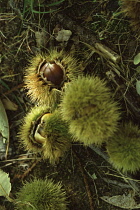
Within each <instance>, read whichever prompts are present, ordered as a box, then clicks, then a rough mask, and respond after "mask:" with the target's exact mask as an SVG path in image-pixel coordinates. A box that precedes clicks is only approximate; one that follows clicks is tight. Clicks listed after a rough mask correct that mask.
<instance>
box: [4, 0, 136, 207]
mask: <svg viewBox="0 0 140 210" xmlns="http://www.w3.org/2000/svg"><path fill="white" fill-rule="evenodd" d="M33 2H34V3H33V8H32V7H31V1H30V0H16V1H13V0H5V1H3V0H0V94H1V99H3V98H5V97H6V98H8V99H9V100H10V101H12V102H13V103H14V104H16V105H17V106H18V108H17V109H16V110H7V111H6V112H7V116H8V120H9V128H10V142H9V145H8V149H9V153H8V156H7V157H6V159H2V156H1V161H0V167H1V169H2V170H4V171H5V172H7V173H9V176H10V179H11V184H12V190H11V193H10V196H11V197H12V198H15V197H16V192H17V191H18V190H19V188H20V187H21V186H22V185H23V180H30V179H31V178H32V177H37V178H42V179H44V178H45V177H46V176H47V177H49V178H53V179H54V180H55V182H58V181H61V183H62V185H63V187H64V189H65V191H66V194H67V197H68V202H69V205H68V209H70V210H89V209H90V210H93V209H94V210H98V209H101V210H114V209H115V210H119V209H121V208H119V207H117V206H115V205H112V204H110V203H108V202H106V201H104V200H103V199H102V197H103V196H109V197H111V196H115V195H123V194H125V195H127V194H129V192H131V191H133V187H134V186H135V185H136V186H137V185H138V181H139V178H140V177H139V172H138V173H137V174H135V175H132V174H128V175H127V176H126V175H124V174H122V173H120V172H119V171H117V170H115V169H114V168H113V167H112V166H111V165H110V164H109V162H108V160H107V159H106V158H105V159H104V158H103V156H102V155H103V154H105V155H106V152H105V146H104V145H103V146H102V147H101V148H99V149H100V154H98V153H97V152H95V151H94V150H93V149H91V148H90V147H85V146H83V145H82V144H80V143H79V142H77V144H73V145H72V148H71V149H70V150H69V151H68V152H67V153H66V154H65V156H64V157H62V158H61V159H60V161H59V163H57V164H55V165H51V164H50V163H49V161H48V160H42V159H40V157H36V156H34V154H32V153H28V152H27V151H24V150H23V149H22V148H21V147H20V146H19V141H18V137H17V133H18V129H19V125H20V123H21V120H22V118H23V117H24V116H25V114H26V113H27V112H28V110H29V109H30V108H31V107H32V106H34V104H33V103H32V102H31V101H30V99H29V98H28V96H27V94H26V90H25V89H24V82H23V78H24V69H25V67H26V66H27V65H28V60H29V58H31V57H32V56H34V55H36V54H37V53H38V52H41V53H45V52H47V50H49V49H52V48H57V49H64V50H65V51H66V52H69V53H71V54H74V55H75V57H76V58H78V59H80V60H81V63H82V65H83V66H84V72H83V73H84V74H85V75H86V74H88V75H98V76H99V77H100V78H103V79H105V80H107V81H108V85H109V86H110V87H111V89H112V94H113V96H114V98H115V100H116V101H119V103H120V104H121V109H122V111H123V121H128V120H131V121H133V122H134V123H136V124H137V125H139V117H140V109H139V101H140V98H139V95H138V94H137V92H136V89H135V83H136V79H137V78H138V76H139V74H138V73H137V72H136V67H137V66H135V65H134V64H133V59H134V56H135V55H137V53H138V52H139V48H140V47H139V46H140V45H139V43H140V40H139V36H138V35H137V34H136V33H135V32H133V30H132V28H131V27H130V25H129V21H128V19H127V17H124V16H123V14H121V13H120V5H119V2H118V1H117V0H106V1H101V0H98V1H96V0H91V1H80V0H68V1H67V0H64V1H62V2H61V3H58V4H55V3H56V2H57V1H55V0H51V1H47V2H46V1H44V0H40V1H37V0H34V1H33ZM39 2H40V4H39ZM58 2H59V1H58ZM50 3H52V4H53V5H51V6H50V5H49V4H50ZM39 5H40V6H39ZM61 29H66V30H70V31H71V32H72V36H71V37H70V38H69V40H68V41H67V42H58V41H56V39H55V38H56V34H57V32H58V30H61ZM37 32H39V33H38V34H39V35H38V36H37ZM55 33H56V34H55ZM95 43H100V44H102V45H103V46H105V47H107V49H108V50H109V52H110V53H111V55H112V54H113V55H115V56H114V57H115V58H117V56H118V57H120V61H119V62H115V63H113V62H112V60H110V58H108V57H106V55H105V54H104V53H103V54H101V53H100V52H94V47H95ZM114 57H113V58H114ZM111 59H112V57H111ZM83 61H84V62H83ZM105 157H106V156H105ZM125 177H129V178H130V177H132V178H133V179H136V182H135V181H134V183H128V182H126V179H125ZM131 184H132V187H131ZM137 187H138V188H139V186H137ZM134 191H135V193H136V190H134ZM136 197H137V193H136ZM139 200H140V199H139V198H138V199H137V202H138V203H139V202H140V201H139ZM0 204H1V208H2V209H6V210H13V209H14V205H13V204H12V203H10V202H9V201H7V200H6V198H4V197H0Z"/></svg>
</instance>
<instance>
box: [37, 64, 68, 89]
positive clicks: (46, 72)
mask: <svg viewBox="0 0 140 210" xmlns="http://www.w3.org/2000/svg"><path fill="white" fill-rule="evenodd" d="M39 72H40V75H41V76H42V78H43V79H44V80H45V81H50V82H51V83H52V84H54V85H56V86H60V85H61V83H62V81H63V79H64V72H63V70H62V68H61V67H60V66H59V65H57V64H56V63H44V64H43V65H42V66H41V68H40V71H39Z"/></svg>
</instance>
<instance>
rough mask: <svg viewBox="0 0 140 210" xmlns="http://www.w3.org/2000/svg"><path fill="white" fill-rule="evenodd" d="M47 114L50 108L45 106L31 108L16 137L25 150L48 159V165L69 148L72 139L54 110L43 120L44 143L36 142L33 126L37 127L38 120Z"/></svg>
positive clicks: (66, 126) (65, 125)
mask: <svg viewBox="0 0 140 210" xmlns="http://www.w3.org/2000/svg"><path fill="white" fill-rule="evenodd" d="M49 112H50V108H48V107H46V106H45V105H44V106H39V107H34V108H32V109H31V111H30V112H29V113H27V115H26V116H25V118H24V120H23V123H22V125H21V126H20V130H19V134H18V137H19V139H20V143H21V145H23V147H24V148H25V149H26V150H28V151H33V152H37V153H41V156H42V157H43V158H45V159H49V161H50V163H55V162H57V161H58V160H59V158H60V157H61V156H63V154H64V152H65V151H67V150H68V149H69V148H70V146H71V141H72V137H71V134H69V133H68V125H67V123H66V122H65V121H64V120H62V117H61V115H60V114H59V111H58V110H56V111H55V112H54V113H51V115H49V116H48V117H47V118H45V121H44V123H43V126H42V128H41V131H42V134H43V136H42V137H43V138H44V141H43V142H42V143H38V142H37V141H36V139H35V135H34V133H35V130H34V125H36V127H37V125H38V124H39V123H40V121H39V120H38V119H41V117H42V116H43V115H44V114H45V113H49ZM36 122H38V124H37V123H36Z"/></svg>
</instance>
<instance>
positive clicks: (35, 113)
mask: <svg viewBox="0 0 140 210" xmlns="http://www.w3.org/2000/svg"><path fill="white" fill-rule="evenodd" d="M49 112H50V108H48V107H46V106H45V105H44V106H39V107H38V106H37V107H33V108H32V109H31V111H30V112H29V113H27V115H26V116H25V117H24V119H23V122H22V124H21V126H20V128H19V133H18V137H19V141H20V144H21V146H22V147H24V149H26V150H28V151H33V152H41V151H42V145H39V144H36V143H35V141H34V140H33V139H32V137H31V132H32V129H33V125H34V123H35V122H36V120H37V119H38V118H39V117H40V116H42V115H43V114H45V113H49Z"/></svg>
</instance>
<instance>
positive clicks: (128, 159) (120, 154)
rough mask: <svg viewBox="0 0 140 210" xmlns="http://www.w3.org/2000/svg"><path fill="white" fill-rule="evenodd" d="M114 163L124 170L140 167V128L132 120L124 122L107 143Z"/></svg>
mask: <svg viewBox="0 0 140 210" xmlns="http://www.w3.org/2000/svg"><path fill="white" fill-rule="evenodd" d="M107 152H108V154H109V158H110V162H111V163H112V165H113V166H114V167H115V168H116V169H118V170H122V171H123V172H132V173H134V172H136V171H137V170H139V169H140V129H139V128H138V126H137V125H134V124H133V123H132V122H129V123H125V124H123V125H122V126H121V127H120V129H119V131H118V132H117V133H116V135H113V136H112V138H111V139H110V141H108V143H107Z"/></svg>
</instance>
